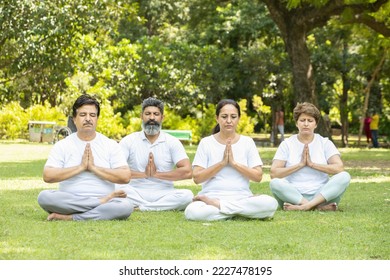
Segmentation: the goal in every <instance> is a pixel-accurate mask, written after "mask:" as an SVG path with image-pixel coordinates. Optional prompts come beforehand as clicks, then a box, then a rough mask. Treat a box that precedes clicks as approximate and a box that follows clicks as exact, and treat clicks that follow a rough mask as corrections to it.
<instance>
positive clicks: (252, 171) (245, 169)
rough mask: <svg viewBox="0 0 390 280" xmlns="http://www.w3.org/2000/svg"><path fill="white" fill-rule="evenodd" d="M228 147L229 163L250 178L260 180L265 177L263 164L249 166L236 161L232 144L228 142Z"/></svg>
mask: <svg viewBox="0 0 390 280" xmlns="http://www.w3.org/2000/svg"><path fill="white" fill-rule="evenodd" d="M226 148H227V149H228V155H229V164H230V165H231V166H232V167H233V168H234V169H236V170H237V171H238V172H240V173H241V174H242V175H243V176H245V177H246V178H248V179H249V180H252V181H255V182H260V181H261V179H263V169H262V168H261V166H255V167H253V168H251V167H249V166H246V165H243V164H240V163H238V162H236V161H235V160H234V156H233V150H232V146H231V145H230V144H228V145H227V146H226Z"/></svg>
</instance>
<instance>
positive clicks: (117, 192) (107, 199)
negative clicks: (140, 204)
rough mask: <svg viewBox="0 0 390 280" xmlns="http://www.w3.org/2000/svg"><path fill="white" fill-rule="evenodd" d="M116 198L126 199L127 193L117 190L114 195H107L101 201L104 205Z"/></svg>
mask: <svg viewBox="0 0 390 280" xmlns="http://www.w3.org/2000/svg"><path fill="white" fill-rule="evenodd" d="M114 197H121V198H125V197H127V193H126V192H125V191H124V190H115V191H113V192H112V193H110V194H109V195H107V196H106V197H102V198H101V199H100V202H101V203H102V204H103V203H106V202H108V201H110V200H111V199H113V198H114Z"/></svg>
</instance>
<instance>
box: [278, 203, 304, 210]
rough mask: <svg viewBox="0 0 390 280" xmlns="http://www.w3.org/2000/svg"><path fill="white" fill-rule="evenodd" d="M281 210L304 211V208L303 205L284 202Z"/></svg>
mask: <svg viewBox="0 0 390 280" xmlns="http://www.w3.org/2000/svg"><path fill="white" fill-rule="evenodd" d="M283 210H286V211H304V210H306V209H305V208H304V207H303V205H295V204H291V203H288V202H285V203H284V204H283Z"/></svg>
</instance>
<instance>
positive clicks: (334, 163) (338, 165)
mask: <svg viewBox="0 0 390 280" xmlns="http://www.w3.org/2000/svg"><path fill="white" fill-rule="evenodd" d="M308 166H309V167H311V168H313V169H315V170H318V171H321V172H325V173H328V174H330V175H333V174H337V173H340V172H342V171H344V164H343V162H342V160H341V158H340V155H333V156H331V157H330V158H329V160H328V164H318V163H314V162H312V161H310V162H309V161H308Z"/></svg>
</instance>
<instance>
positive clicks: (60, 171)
mask: <svg viewBox="0 0 390 280" xmlns="http://www.w3.org/2000/svg"><path fill="white" fill-rule="evenodd" d="M85 170H86V169H84V168H83V166H82V165H78V166H73V167H68V168H57V167H51V166H45V168H44V169H43V181H45V182H46V183H58V182H61V181H64V180H66V179H69V178H72V177H73V176H76V175H77V174H80V173H81V172H83V171H85Z"/></svg>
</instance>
